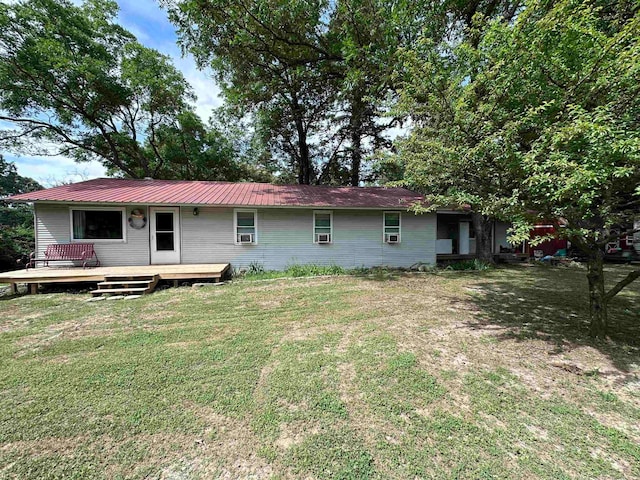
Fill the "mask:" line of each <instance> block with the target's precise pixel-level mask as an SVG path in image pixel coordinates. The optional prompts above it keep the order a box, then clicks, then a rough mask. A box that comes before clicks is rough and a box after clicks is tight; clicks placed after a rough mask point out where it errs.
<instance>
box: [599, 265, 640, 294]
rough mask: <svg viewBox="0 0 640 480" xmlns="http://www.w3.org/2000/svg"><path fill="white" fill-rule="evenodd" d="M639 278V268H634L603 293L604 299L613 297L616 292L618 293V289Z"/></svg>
mask: <svg viewBox="0 0 640 480" xmlns="http://www.w3.org/2000/svg"><path fill="white" fill-rule="evenodd" d="M637 278H640V270H634V271H633V272H629V275H627V276H626V277H625V278H624V279H623V280H621V281H620V282H618V283H617V284H616V286H615V287H613V288H612V289H611V290H609V291H608V292H607V293H606V294H605V296H604V297H605V300H606V301H609V300H611V299H612V298H613V297H615V296H616V295H617V294H618V293H620V291H621V290H622V289H623V288H624V287H626V286H627V285H629V284H630V283H632V282H633V281H634V280H635V279H637Z"/></svg>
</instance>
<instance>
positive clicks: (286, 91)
mask: <svg viewBox="0 0 640 480" xmlns="http://www.w3.org/2000/svg"><path fill="white" fill-rule="evenodd" d="M165 3H167V4H168V7H169V14H170V18H171V19H172V21H173V22H174V23H176V24H177V25H178V27H179V32H180V39H181V42H182V44H183V45H184V46H185V47H186V48H188V49H189V50H190V51H191V53H193V55H194V56H195V58H196V60H197V61H198V63H199V64H200V65H201V66H209V65H210V66H212V67H213V70H214V71H215V72H216V75H217V80H218V82H219V84H220V85H221V86H222V89H223V93H224V94H225V97H226V99H227V101H228V103H229V104H230V106H234V107H236V109H237V110H238V111H239V112H240V114H241V115H245V114H251V115H253V117H254V119H255V121H256V122H257V124H256V128H257V130H260V129H266V130H267V131H269V132H270V133H271V138H272V147H275V149H276V150H278V151H279V152H281V153H283V154H285V155H286V156H287V157H288V160H289V163H290V164H291V165H292V167H293V168H295V171H296V176H297V180H298V183H307V184H308V183H311V181H312V180H313V179H314V177H315V171H314V152H312V151H311V148H310V140H309V137H310V136H311V135H312V134H313V133H312V132H315V131H316V129H317V126H318V124H319V122H320V121H321V116H322V115H323V114H324V112H325V111H326V106H324V105H323V104H324V102H325V101H326V94H327V90H328V88H327V87H328V85H326V84H323V81H324V80H326V78H322V77H321V76H319V75H318V72H319V71H321V69H322V64H323V63H325V62H327V61H331V59H333V58H334V57H335V56H336V55H337V52H335V51H333V50H332V49H331V46H330V45H329V44H328V43H327V42H325V41H324V37H323V33H324V31H325V30H326V25H325V24H324V22H323V20H322V12H323V8H324V6H325V5H324V3H323V2H321V1H318V2H279V1H274V0H263V1H257V2H249V1H243V0H240V1H234V2H224V1H221V0H213V1H210V2H207V3H202V2H199V1H196V0H193V1H192V0H187V1H184V2H165Z"/></svg>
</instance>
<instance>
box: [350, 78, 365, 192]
mask: <svg viewBox="0 0 640 480" xmlns="http://www.w3.org/2000/svg"><path fill="white" fill-rule="evenodd" d="M364 108H365V104H364V102H363V101H362V94H361V93H360V89H356V91H355V92H354V98H353V99H352V100H351V118H350V119H349V131H350V132H349V133H350V136H351V179H350V180H351V186H353V187H357V186H358V185H360V169H361V166H362V130H363V125H362V118H363V114H364Z"/></svg>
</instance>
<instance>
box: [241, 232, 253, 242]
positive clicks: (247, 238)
mask: <svg viewBox="0 0 640 480" xmlns="http://www.w3.org/2000/svg"><path fill="white" fill-rule="evenodd" d="M238 243H253V233H240V234H238Z"/></svg>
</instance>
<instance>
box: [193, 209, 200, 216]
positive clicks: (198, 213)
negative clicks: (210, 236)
mask: <svg viewBox="0 0 640 480" xmlns="http://www.w3.org/2000/svg"><path fill="white" fill-rule="evenodd" d="M198 215H200V210H199V209H198V207H196V208H194V209H193V216H194V217H197V216H198Z"/></svg>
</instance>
